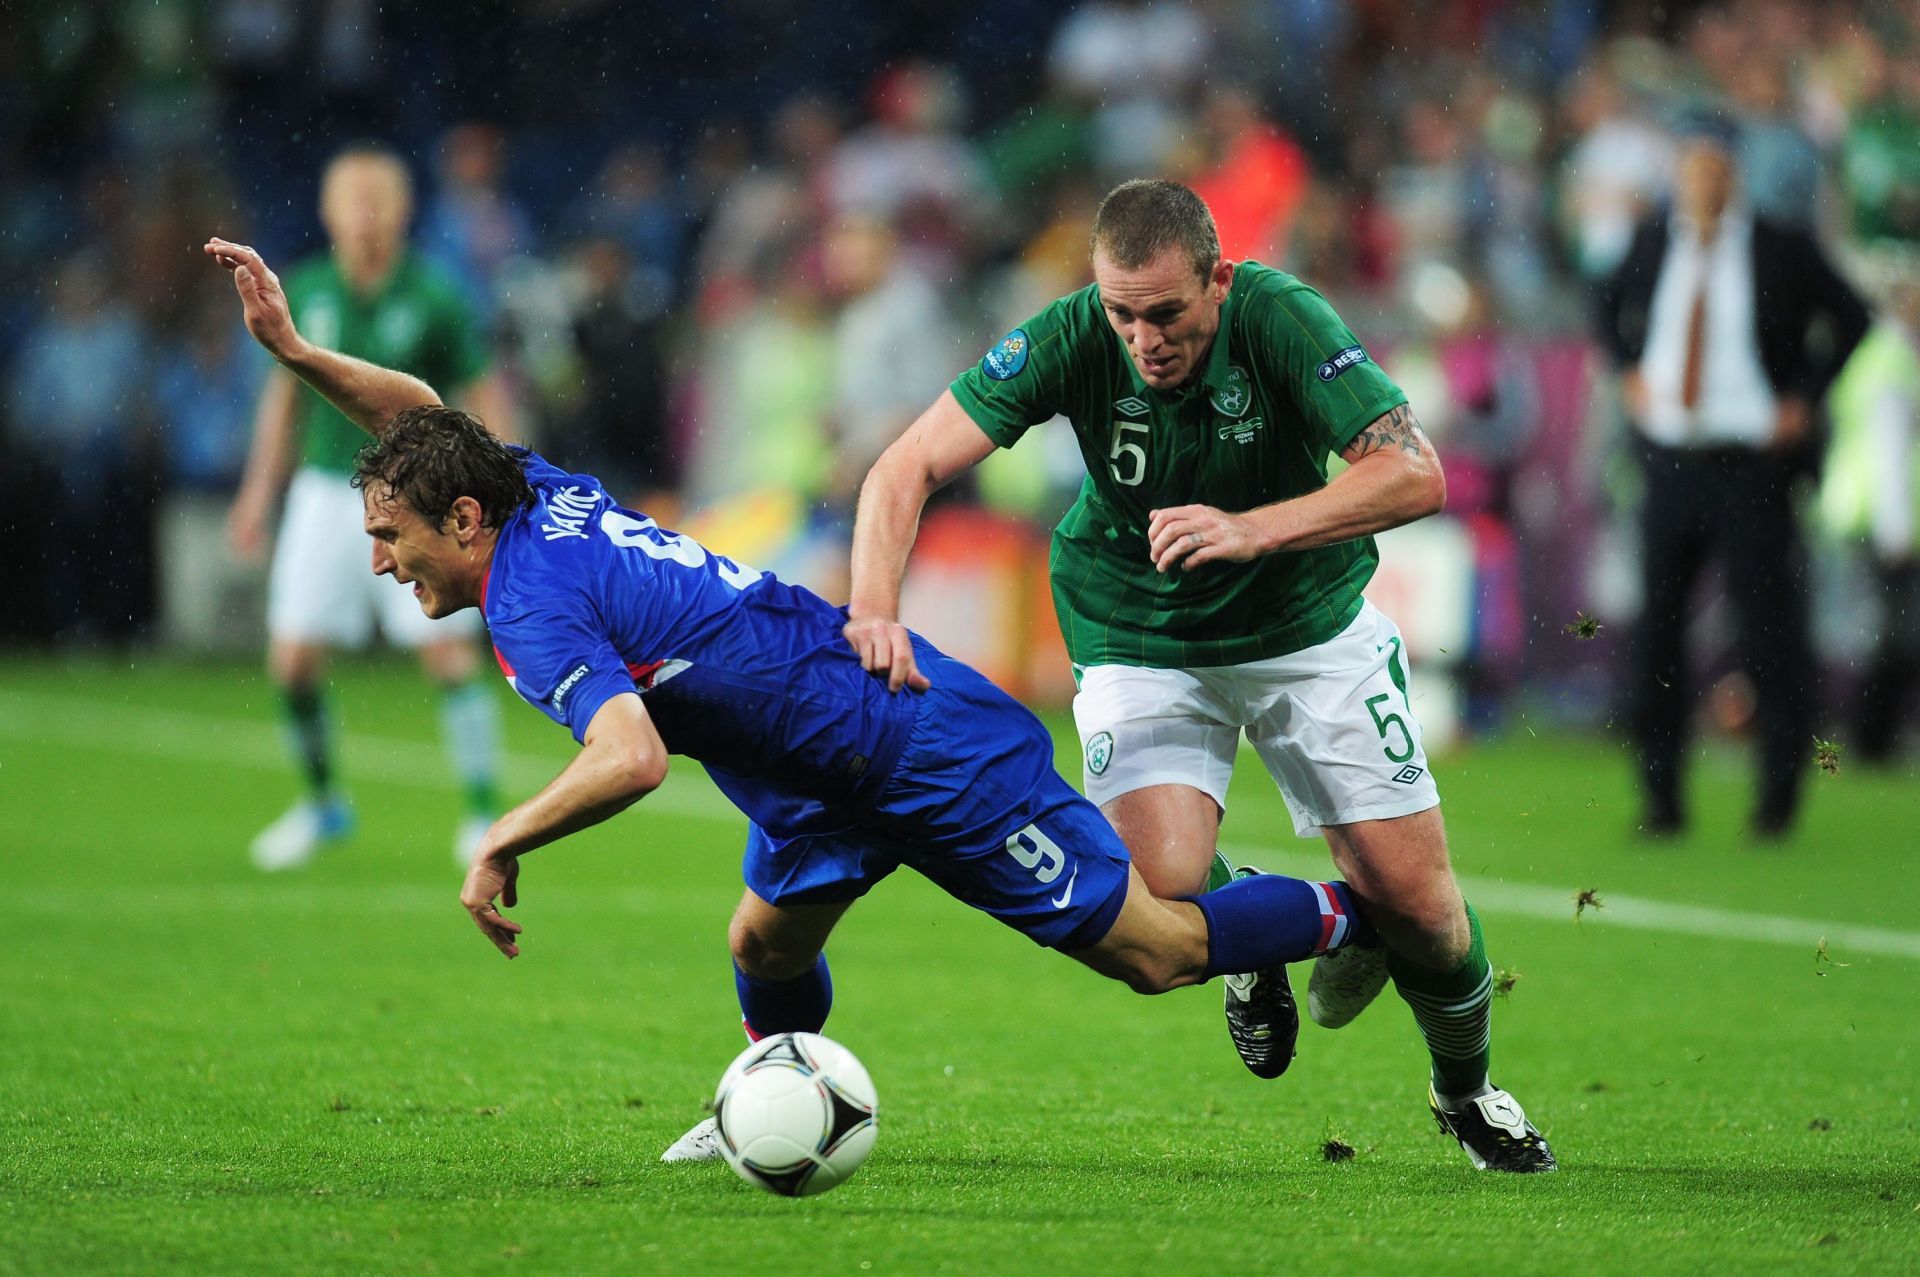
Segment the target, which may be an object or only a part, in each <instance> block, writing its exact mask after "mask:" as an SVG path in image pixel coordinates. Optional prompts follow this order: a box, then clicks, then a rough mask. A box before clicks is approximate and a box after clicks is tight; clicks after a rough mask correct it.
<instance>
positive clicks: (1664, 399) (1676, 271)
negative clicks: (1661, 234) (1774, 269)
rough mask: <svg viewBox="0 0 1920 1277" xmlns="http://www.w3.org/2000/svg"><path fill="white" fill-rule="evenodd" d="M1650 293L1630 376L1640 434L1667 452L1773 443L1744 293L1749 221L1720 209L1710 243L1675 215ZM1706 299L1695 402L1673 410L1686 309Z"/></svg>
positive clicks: (1749, 282)
mask: <svg viewBox="0 0 1920 1277" xmlns="http://www.w3.org/2000/svg"><path fill="white" fill-rule="evenodd" d="M1668 225H1669V230H1668V235H1667V252H1666V257H1665V258H1664V260H1662V262H1661V263H1660V278H1659V280H1658V281H1657V282H1656V283H1655V284H1654V289H1653V308H1652V313H1651V314H1650V315H1649V316H1648V322H1647V345H1646V350H1645V351H1644V352H1643V353H1642V354H1641V356H1640V376H1641V379H1642V381H1643V382H1644V383H1645V386H1646V392H1647V410H1646V414H1645V416H1644V417H1643V419H1642V420H1641V422H1640V429H1641V431H1642V432H1643V433H1644V434H1645V435H1646V436H1647V437H1648V438H1649V439H1651V440H1653V442H1655V443H1658V444H1662V445H1665V446H1666V447H1670V448H1724V447H1748V448H1759V447H1764V446H1765V445H1766V444H1767V443H1768V442H1769V441H1770V440H1771V439H1772V438H1773V428H1774V414H1775V407H1776V405H1775V401H1774V395H1773V388H1772V386H1770V385H1769V384H1768V382H1767V373H1766V369H1765V367H1764V366H1763V365H1762V364H1761V362H1760V337H1759V329H1758V326H1757V325H1756V323H1755V322H1754V321H1755V313H1756V312H1755V310H1754V307H1755V304H1756V302H1755V298H1754V291H1753V221H1752V219H1751V218H1750V217H1749V215H1748V214H1747V212H1746V210H1745V209H1743V208H1729V209H1727V211H1726V212H1724V213H1723V214H1721V216H1720V225H1719V229H1718V231H1717V233H1716V234H1715V235H1714V238H1713V239H1712V241H1711V242H1704V241H1702V239H1701V237H1700V229H1699V227H1698V226H1696V225H1695V224H1694V223H1693V222H1692V221H1691V220H1690V219H1689V218H1686V217H1684V216H1682V215H1681V214H1680V213H1678V212H1676V213H1675V214H1674V215H1673V216H1672V218H1671V219H1670V221H1669V223H1668ZM1702 289H1704V290H1705V294H1706V312H1705V313H1706V323H1705V330H1704V334H1703V340H1702V346H1701V351H1700V357H1701V366H1700V369H1699V378H1700V381H1699V393H1698V396H1697V399H1696V402H1695V403H1694V406H1693V407H1692V408H1688V407H1686V405H1685V403H1684V402H1683V396H1682V386H1683V385H1684V383H1685V380H1686V368H1687V331H1688V328H1689V326H1690V325H1691V323H1692V319H1693V307H1694V302H1695V299H1697V298H1698V297H1699V296H1700V295H1701V290H1702Z"/></svg>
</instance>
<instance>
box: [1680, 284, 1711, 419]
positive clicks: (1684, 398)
mask: <svg viewBox="0 0 1920 1277" xmlns="http://www.w3.org/2000/svg"><path fill="white" fill-rule="evenodd" d="M1706 347H1707V283H1706V281H1705V280H1704V279H1703V280H1701V281H1700V291H1699V292H1697V293H1695V294H1694V295H1693V313H1692V314H1690V315H1689V316H1687V367H1686V371H1685V372H1683V373H1681V374H1680V406H1681V407H1682V408H1685V409H1686V410H1687V411H1688V412H1692V411H1693V410H1694V409H1695V408H1696V407H1698V406H1699V404H1700V372H1701V367H1702V365H1704V364H1705V363H1706Z"/></svg>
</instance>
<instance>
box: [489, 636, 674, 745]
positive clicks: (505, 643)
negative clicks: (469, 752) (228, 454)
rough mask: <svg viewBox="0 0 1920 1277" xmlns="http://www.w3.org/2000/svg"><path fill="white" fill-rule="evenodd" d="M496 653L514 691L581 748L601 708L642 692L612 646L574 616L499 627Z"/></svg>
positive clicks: (495, 642) (494, 638) (495, 643)
mask: <svg viewBox="0 0 1920 1277" xmlns="http://www.w3.org/2000/svg"><path fill="white" fill-rule="evenodd" d="M493 648H494V651H495V652H496V653H498V654H499V657H500V664H501V666H502V668H504V669H505V670H506V672H507V678H508V680H509V681H510V682H511V683H512V684H513V690H514V691H516V692H518V693H520V696H521V698H522V699H523V700H525V701H526V702H527V703H528V704H529V705H532V706H533V707H534V708H536V709H538V710H539V711H540V712H541V713H543V714H545V715H546V716H547V717H548V718H551V719H552V720H553V721H554V722H556V723H559V724H560V725H561V726H562V727H565V728H566V729H567V730H568V731H570V732H572V733H573V738H574V740H576V741H579V742H580V743H582V744H585V743H586V738H587V724H589V723H591V722H593V716H594V715H595V714H597V713H599V712H600V707H601V706H602V705H605V704H606V703H607V702H608V701H610V700H612V699H613V698H614V697H616V696H618V695H620V694H621V693H622V692H632V691H637V690H638V689H637V688H635V687H634V685H633V675H632V674H631V673H630V672H629V671H628V670H627V664H626V662H625V661H624V660H622V659H621V657H620V653H619V652H617V651H616V650H614V646H613V643H612V642H611V641H609V639H608V638H607V636H606V635H604V634H599V633H595V632H594V630H593V628H592V627H591V626H590V625H588V624H587V623H586V621H584V620H583V619H582V618H581V617H580V616H579V615H578V614H576V613H573V612H569V611H562V610H557V609H556V610H552V611H547V610H541V611H538V612H529V613H524V614H521V615H517V616H514V617H512V618H511V619H509V620H507V621H506V622H505V623H503V624H496V625H495V627H494V630H493Z"/></svg>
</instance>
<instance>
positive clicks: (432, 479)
mask: <svg viewBox="0 0 1920 1277" xmlns="http://www.w3.org/2000/svg"><path fill="white" fill-rule="evenodd" d="M376 480H377V481H378V482H381V483H384V484H386V485H387V487H388V488H390V489H392V491H393V492H394V494H395V495H396V496H399V497H401V498H402V499H404V500H405V501H406V503H407V504H408V505H410V506H412V507H413V508H414V510H415V511H416V512H417V513H418V514H419V515H420V517H421V518H423V519H425V520H426V521H427V522H428V523H430V524H432V525H433V526H434V527H436V528H438V527H439V526H441V525H442V524H443V523H445V522H446V521H447V515H448V514H450V513H452V511H453V503H454V502H455V501H457V500H459V499H460V498H461V497H472V498H473V499H474V500H475V501H478V502H479V503H480V524H481V526H482V527H487V528H497V527H500V526H501V525H502V524H504V523H505V522H506V521H507V520H508V519H510V518H512V517H513V516H514V515H516V514H518V513H519V512H520V511H521V510H524V509H526V508H527V507H528V506H530V505H532V504H533V486H532V485H531V484H529V483H528V482H527V471H526V466H525V465H523V464H522V462H521V459H520V458H519V457H518V456H516V455H515V454H514V453H512V452H509V451H508V450H507V445H505V444H504V443H501V442H500V440H498V439H496V438H495V437H494V436H493V435H492V434H490V433H488V431H487V428H486V427H485V426H483V425H481V424H480V419H479V418H478V417H475V416H474V415H473V414H471V413H466V412H461V411H460V410H459V409H458V408H448V407H446V406H445V405H442V404H423V405H421V406H420V407H418V408H407V409H404V410H402V411H401V412H398V413H396V414H394V418H393V420H392V421H391V422H389V423H387V428H386V429H385V430H384V431H382V432H381V433H380V434H379V435H378V436H377V437H375V438H374V439H373V440H371V441H370V442H369V443H368V444H367V445H366V446H365V447H364V448H362V449H360V452H359V455H358V456H356V457H355V458H354V466H353V486H354V487H356V488H359V489H361V490H363V491H364V490H365V489H366V487H367V486H368V485H369V484H371V483H373V482H375V481H376Z"/></svg>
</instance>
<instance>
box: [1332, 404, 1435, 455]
mask: <svg viewBox="0 0 1920 1277" xmlns="http://www.w3.org/2000/svg"><path fill="white" fill-rule="evenodd" d="M1425 444H1426V435H1425V433H1424V432H1422V431H1421V429H1420V423H1419V422H1418V421H1416V420H1415V419H1414V416H1413V409H1412V408H1410V407H1408V406H1407V405H1406V404H1400V405H1399V406H1397V407H1395V408H1391V409H1389V410H1388V411H1387V412H1386V413H1384V414H1382V415H1381V416H1379V417H1376V418H1375V419H1374V420H1373V423H1372V424H1371V425H1369V426H1368V427H1367V428H1366V429H1364V430H1362V431H1361V432H1360V433H1359V434H1357V435H1355V436H1354V437H1353V442H1352V443H1349V444H1348V445H1347V446H1346V447H1345V448H1344V449H1343V450H1342V451H1341V453H1340V455H1341V456H1343V457H1345V458H1346V459H1347V460H1348V461H1358V460H1359V459H1360V458H1362V457H1364V456H1366V455H1367V454H1368V453H1369V452H1379V451H1381V450H1382V449H1385V448H1398V449H1399V450H1400V451H1402V452H1404V453H1406V454H1408V455H1409V456H1414V457H1417V456H1419V455H1420V450H1421V448H1422V447H1423V446H1424V445H1425Z"/></svg>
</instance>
